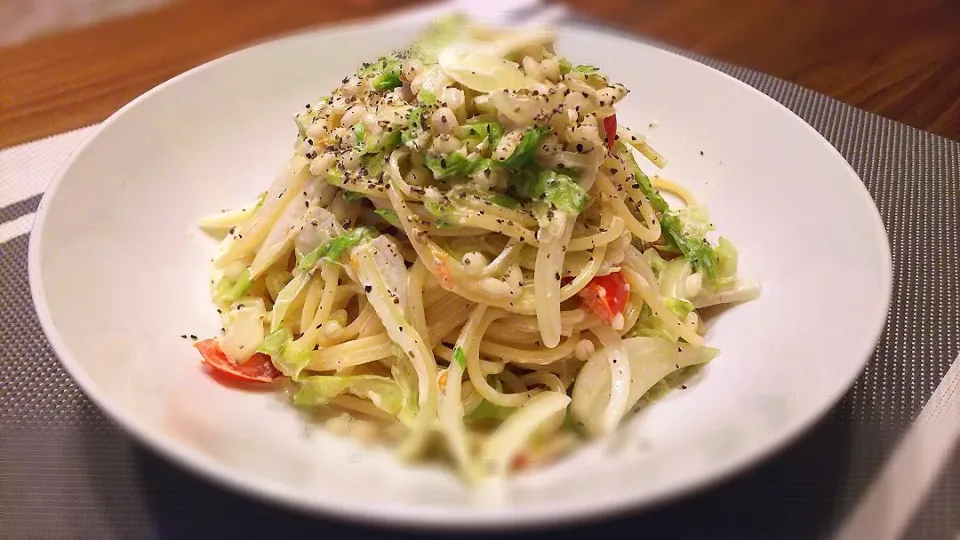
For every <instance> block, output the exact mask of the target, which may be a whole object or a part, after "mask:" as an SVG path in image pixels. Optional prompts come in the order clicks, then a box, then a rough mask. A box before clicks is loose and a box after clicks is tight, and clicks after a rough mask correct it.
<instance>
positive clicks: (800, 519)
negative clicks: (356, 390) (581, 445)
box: [135, 406, 852, 539]
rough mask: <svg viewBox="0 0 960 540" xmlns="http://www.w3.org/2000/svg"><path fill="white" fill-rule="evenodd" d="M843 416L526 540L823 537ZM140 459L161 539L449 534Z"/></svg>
mask: <svg viewBox="0 0 960 540" xmlns="http://www.w3.org/2000/svg"><path fill="white" fill-rule="evenodd" d="M840 408H842V406H841V407H839V408H838V409H840ZM844 416H846V415H841V414H839V411H838V410H837V409H835V410H834V411H832V412H831V413H830V414H829V415H828V416H827V417H826V418H825V419H824V420H822V421H821V422H820V423H818V424H817V425H816V426H815V427H814V428H813V429H812V430H811V431H809V432H807V433H806V434H805V435H804V436H803V437H802V438H801V439H800V440H799V441H797V442H796V443H795V444H793V445H791V446H790V447H789V448H787V449H786V450H785V451H783V452H782V453H780V454H778V455H776V456H775V457H774V458H772V459H771V460H769V461H767V462H765V463H763V464H761V465H760V466H759V467H757V468H754V469H751V470H750V471H748V472H746V473H745V474H743V475H740V476H738V477H735V478H733V479H731V480H729V481H727V482H723V483H721V484H719V485H717V486H715V487H713V488H710V489H708V490H707V491H704V492H702V493H699V494H697V495H694V496H691V497H688V498H684V499H681V500H678V501H676V502H674V503H672V504H669V505H665V506H662V507H659V508H656V509H653V510H650V511H646V512H641V513H636V514H631V515H622V516H618V517H615V518H612V519H608V520H605V521H599V522H597V523H591V524H583V525H577V526H575V527H568V528H566V529H563V530H553V531H545V530H538V531H536V532H531V533H529V534H526V535H524V536H525V537H543V538H548V536H547V535H549V538H555V537H556V535H557V534H558V533H560V534H561V535H562V536H570V537H575V536H576V537H580V536H587V535H589V536H593V535H604V536H614V537H624V536H630V537H644V538H658V539H660V538H711V539H714V538H817V537H823V536H825V535H827V534H828V533H829V532H831V531H830V529H831V528H832V527H833V526H834V525H835V522H836V520H837V518H838V512H839V511H838V505H837V504H836V499H837V496H838V494H839V493H841V492H842V490H843V485H844V482H845V478H846V476H847V472H848V470H849V465H850V461H849V460H850V455H849V449H850V446H851V433H852V432H851V426H850V424H849V422H848V421H845V420H843V419H841V417H844ZM135 456H136V462H137V465H138V468H139V470H140V473H141V479H142V486H143V490H144V493H145V495H146V498H147V500H148V502H149V505H150V508H151V511H152V514H153V515H154V516H155V517H156V524H155V526H156V527H158V528H159V530H158V531H156V532H158V533H159V535H160V536H161V537H162V538H197V537H229V538H257V539H262V538H264V537H270V538H300V537H307V536H322V537H324V538H330V537H350V538H378V537H383V536H390V537H410V538H412V537H414V536H416V537H421V538H422V537H424V536H442V533H436V532H434V533H431V534H427V533H423V532H418V531H411V530H402V531H401V530H391V529H386V528H380V527H372V526H366V525H363V526H361V525H356V524H353V523H347V522H343V521H339V520H335V519H329V518H327V519H318V518H311V517H309V516H305V515H302V514H295V513H291V512H288V511H285V510H282V509H278V508H276V507H273V506H268V505H265V504H261V503H258V502H256V501H253V500H251V499H248V498H246V497H244V496H240V495H237V494H234V493H232V492H227V491H225V490H223V489H221V488H219V487H217V486H214V485H213V484H211V483H208V482H206V481H204V480H202V479H199V478H197V477H196V476H193V475H192V474H189V473H187V472H184V471H183V470H182V469H180V468H178V467H176V466H174V465H172V464H170V463H168V462H167V461H165V460H164V459H162V458H160V457H158V456H157V455H156V454H154V453H152V452H150V451H147V450H145V449H143V448H138V450H137V452H136V454H135ZM638 481H642V479H638ZM487 536H489V535H485V534H476V535H470V536H464V537H465V538H466V537H476V538H483V537H487ZM508 536H514V535H508Z"/></svg>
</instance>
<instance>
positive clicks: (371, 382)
mask: <svg viewBox="0 0 960 540" xmlns="http://www.w3.org/2000/svg"><path fill="white" fill-rule="evenodd" d="M345 393H350V394H353V395H355V396H357V397H360V398H363V399H369V400H370V401H371V402H373V404H374V405H376V406H377V407H378V408H380V409H382V410H383V411H386V412H388V413H390V414H393V415H396V414H398V413H399V412H400V410H401V409H402V408H403V404H404V399H403V392H402V390H401V389H400V386H399V385H398V384H397V382H396V381H395V380H393V379H391V378H389V377H380V376H376V375H348V376H343V377H340V376H336V375H315V376H312V377H305V378H304V379H303V380H302V381H300V390H299V391H298V392H297V393H296V395H294V396H293V402H294V404H296V405H300V406H303V407H316V406H318V405H326V404H328V403H330V400H332V399H333V398H335V397H337V396H339V395H341V394H345Z"/></svg>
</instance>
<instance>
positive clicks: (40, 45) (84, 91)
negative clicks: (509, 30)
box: [0, 0, 960, 148]
mask: <svg viewBox="0 0 960 540" xmlns="http://www.w3.org/2000/svg"><path fill="white" fill-rule="evenodd" d="M44 1H45V0H35V1H34V3H36V2H40V3H43V2H44ZM49 1H50V2H53V3H56V2H69V1H70V0H49ZM136 1H139V2H146V1H149V2H150V6H149V9H147V10H146V11H140V12H135V13H132V14H129V15H126V16H122V17H119V18H113V19H110V20H106V21H104V22H99V23H94V24H90V25H85V26H84V25H81V26H74V27H71V28H68V29H60V30H53V31H50V32H47V33H45V34H42V35H40V36H33V37H32V38H29V39H27V40H25V41H21V42H17V43H10V44H7V45H0V66H2V68H0V70H2V76H0V126H3V129H2V130H0V148H4V147H7V146H12V145H15V144H18V143H22V142H26V141H29V140H33V139H36V138H39V137H43V136H46V135H51V134H54V133H59V132H62V131H65V130H69V129H74V128H78V127H82V126H86V125H89V124H93V123H96V122H99V121H101V120H103V119H105V118H106V117H107V116H109V115H110V114H111V113H113V112H114V111H116V110H117V109H118V108H120V107H121V106H123V105H124V104H125V103H127V102H128V101H130V100H131V99H133V98H134V97H136V96H138V95H140V94H141V93H143V92H145V91H146V90H148V89H150V88H152V87H153V86H156V85H157V84H159V83H161V82H163V81H165V80H167V79H169V78H171V77H173V76H175V75H177V74H179V73H182V72H184V71H186V70H188V69H190V68H192V67H195V66H197V65H199V64H201V63H203V62H206V61H208V60H211V59H213V58H216V57H218V56H221V55H223V54H225V53H227V52H230V51H232V50H235V49H238V48H241V47H243V46H245V45H248V44H250V43H253V42H257V41H262V40H264V39H268V38H270V37H273V36H277V35H280V34H284V33H289V32H292V31H296V30H301V29H305V28H308V27H312V26H316V25H322V24H333V23H338V22H343V21H347V20H355V19H358V18H363V17H369V16H374V15H380V14H385V13H389V12H390V11H394V10H398V9H403V8H405V7H410V6H414V5H422V4H424V2H419V1H417V0H272V1H270V2H259V1H252V0H172V1H169V0H167V1H164V0H136ZM552 1H556V0H552ZM6 2H11V3H12V4H9V3H8V4H7V5H14V6H15V5H16V4H17V3H23V2H26V3H30V0H6ZM87 3H91V4H92V2H87ZM563 3H565V4H566V5H568V6H569V7H571V8H573V10H574V11H575V12H576V13H577V14H579V15H582V16H584V17H589V18H592V19H595V20H596V21H597V22H599V23H602V24H608V25H610V26H613V27H616V28H618V29H621V30H626V31H629V32H633V33H636V34H642V35H645V36H648V37H650V38H653V39H656V40H659V41H662V42H664V43H667V44H670V45H674V46H678V47H682V48H685V49H688V50H690V51H693V52H697V53H700V54H704V55H707V56H710V57H713V58H717V59H719V60H725V61H727V62H730V63H733V64H737V65H741V66H744V67H747V68H751V69H755V70H758V71H762V72H766V73H769V74H771V75H774V76H777V77H781V78H783V79H786V80H789V81H791V82H795V83H798V84H800V85H802V86H806V87H809V88H811V89H813V90H816V91H818V92H821V93H824V94H826V95H828V96H831V97H834V98H836V99H839V100H841V101H844V102H846V103H849V104H851V105H854V106H857V107H860V108H862V109H865V110H868V111H870V112H874V113H878V114H880V115H883V116H886V117H889V118H892V119H894V120H898V121H901V122H904V123H906V124H909V125H911V126H914V127H918V128H921V129H924V130H928V131H932V132H934V133H937V134H939V135H944V136H946V137H949V138H952V139H954V140H960V2H955V1H953V0H913V1H911V2H903V1H898V2H895V1H891V0H875V1H874V0H846V1H834V0H804V1H803V2H797V1H794V0H724V1H720V0H637V1H629V0H564V1H563ZM48 5H52V4H48ZM7 11H9V12H10V13H4V12H3V11H2V10H0V31H4V28H9V27H11V26H15V25H16V24H17V22H18V21H17V17H22V18H25V17H27V15H26V14H25V11H24V10H21V12H19V13H18V12H17V11H16V10H10V9H8V10H7ZM6 31H7V32H8V33H9V32H10V30H6Z"/></svg>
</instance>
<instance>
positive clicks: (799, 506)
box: [0, 54, 960, 539]
mask: <svg viewBox="0 0 960 540" xmlns="http://www.w3.org/2000/svg"><path fill="white" fill-rule="evenodd" d="M687 56H691V57H692V58H694V59H696V60H699V61H701V62H703V63H705V64H707V65H710V66H713V67H715V68H717V69H719V70H721V71H724V72H726V73H728V74H730V75H732V76H734V77H736V78H738V79H740V80H742V81H744V82H745V83H747V84H749V85H751V86H754V87H755V88H757V89H759V90H760V91H762V92H764V93H766V94H768V95H770V96H772V97H773V98H774V99H776V100H777V101H779V102H780V103H782V104H784V105H785V106H786V107H788V108H789V109H791V110H793V111H794V112H795V113H797V114H798V115H799V116H800V117H802V118H803V119H804V120H806V121H807V122H809V123H810V124H811V125H812V126H813V127H814V128H816V129H817V131H819V132H820V133H821V134H822V135H823V136H824V137H826V138H827V139H828V140H829V141H830V142H831V143H832V144H833V145H834V146H836V147H837V149H839V151H840V152H841V153H842V154H843V155H844V156H845V157H846V159H847V160H848V161H849V162H850V164H851V165H852V166H853V168H854V169H856V171H857V172H858V173H859V174H860V176H861V178H862V179H863V181H864V183H865V184H866V186H867V188H868V189H869V190H870V193H871V194H872V196H873V198H874V201H875V202H876V204H877V207H878V208H879V211H880V215H881V216H882V217H883V221H884V224H885V226H886V230H887V233H888V235H889V238H890V243H891V246H892V249H893V261H894V297H893V303H892V305H891V309H890V313H889V319H888V324H887V329H886V331H885V333H884V335H883V338H882V339H881V341H880V343H879V344H878V347H877V351H876V353H875V354H874V356H873V358H872V359H871V360H870V362H869V364H868V365H867V367H866V370H865V371H864V373H863V374H862V375H861V377H860V378H859V379H858V380H857V382H856V383H855V385H854V386H853V388H852V389H851V390H850V391H849V393H848V394H847V395H846V397H845V398H844V399H843V401H842V402H841V403H840V404H839V405H838V406H837V407H836V408H834V409H833V410H832V411H831V412H830V413H829V414H828V415H827V416H826V418H825V419H824V420H823V421H821V422H820V423H819V424H818V425H817V426H816V427H815V428H814V429H812V430H811V431H810V432H808V433H807V434H805V435H804V436H803V437H802V438H801V440H799V441H798V442H797V443H795V444H793V445H791V446H790V447H789V448H788V449H787V450H786V451H784V452H782V453H781V454H779V455H777V456H776V457H775V458H773V459H771V460H769V461H767V462H766V463H764V464H762V465H760V466H759V467H757V468H755V469H753V470H751V471H749V472H748V473H746V474H744V475H741V476H739V477H737V478H735V479H733V480H731V481H728V482H726V483H724V484H722V485H719V486H717V487H715V488H713V489H710V490H708V491H706V492H704V493H700V494H697V495H694V496H692V497H689V498H686V499H683V500H681V501H678V502H677V503H675V504H672V505H669V506H664V507H661V508H659V509H655V510H652V511H648V512H645V513H642V514H638V515H633V516H620V517H618V518H615V519H612V520H608V521H604V522H602V523H597V524H592V525H583V526H580V527H577V528H575V529H570V530H568V531H565V533H566V534H571V535H586V534H589V535H594V534H597V535H613V536H615V537H619V536H631V537H633V536H641V535H642V536H646V537H650V538H816V537H823V536H827V535H830V534H831V533H832V532H833V531H834V530H835V529H836V527H837V526H838V525H839V524H840V523H841V522H842V521H843V520H844V519H845V517H846V516H847V515H848V514H849V513H850V511H851V509H852V508H853V507H854V506H855V505H856V503H857V501H858V500H859V499H860V497H861V496H862V495H863V493H864V491H865V490H866V488H867V487H868V485H869V484H870V483H871V482H872V481H873V480H874V479H875V478H876V477H877V473H878V471H879V470H880V468H881V466H882V464H883V462H884V460H885V459H886V458H887V457H888V456H889V455H890V453H891V451H892V449H893V448H894V445H895V444H896V442H897V440H898V439H899V438H900V436H901V435H902V434H903V433H904V432H905V431H906V429H907V428H908V427H909V426H910V424H911V423H912V422H913V420H914V419H915V418H916V417H917V415H918V413H919V412H920V410H921V408H922V407H923V406H924V404H925V403H926V402H927V400H928V399H929V398H930V396H931V394H932V392H933V390H934V389H935V388H936V387H937V385H938V383H939V382H940V380H941V378H942V377H943V376H944V374H945V373H946V372H947V370H948V368H949V366H950V365H951V363H952V361H953V360H954V358H956V357H957V354H958V344H960V335H958V324H957V323H958V320H960V313H958V308H960V273H958V263H960V257H958V254H957V249H958V242H960V236H958V225H957V223H958V221H957V212H958V206H960V205H958V200H957V188H958V186H960V144H958V143H956V142H953V141H950V140H947V139H944V138H942V137H938V136H935V135H932V134H929V133H926V132H922V131H919V130H917V129H914V128H911V127H908V126H905V125H902V124H899V123H896V122H893V121H890V120H886V119H884V118H881V117H878V116H876V115H873V114H870V113H867V112H864V111H861V110H858V109H856V108H853V107H850V106H848V105H845V104H842V103H840V102H837V101H835V100H832V99H830V98H827V97H825V96H822V95H819V94H817V93H815V92H813V91H810V90H807V89H804V88H801V87H798V86H796V85H793V84H790V83H787V82H784V81H782V80H779V79H776V78H773V77H770V76H767V75H764V74H761V73H757V72H754V71H750V70H747V69H743V68H739V67H735V66H731V65H729V64H725V63H722V62H718V61H714V60H710V59H707V58H702V57H698V56H695V55H689V54H687ZM74 145H75V143H74ZM71 148H72V146H71ZM21 150H22V149H21ZM38 159H40V160H42V161H43V163H40V162H39V161H38V162H37V163H35V164H34V165H37V166H46V165H49V164H48V163H46V162H47V161H49V160H47V159H45V158H43V157H40V158H38ZM44 164H46V165H44ZM0 172H2V170H0ZM9 173H10V171H9V170H7V171H6V174H9ZM0 186H5V187H9V185H8V184H7V179H0ZM2 193H3V192H2V191H0V194H2ZM21 195H22V196H21V197H20V198H18V199H15V200H16V201H19V200H21V199H26V202H13V200H11V201H8V200H6V199H0V205H3V204H7V205H8V206H4V207H2V208H0V222H8V221H9V220H11V219H14V220H16V219H18V218H19V219H20V224H19V225H18V227H20V228H21V229H23V231H25V230H26V229H27V228H28V226H29V222H28V221H25V220H29V212H32V211H33V210H34V209H35V206H36V204H37V203H38V197H33V198H30V197H29V195H30V194H29V193H22V194H21ZM24 215H26V217H21V216H24ZM820 217H821V218H822V219H830V218H831V217H830V216H820ZM24 223H26V225H24ZM21 232H22V231H21ZM2 238H3V236H0V239H2ZM825 242H826V243H827V244H829V239H825ZM27 244H28V241H27V236H26V235H24V234H20V235H19V236H15V237H13V238H12V239H11V240H9V241H7V242H5V243H3V244H0V302H2V304H0V305H2V310H0V538H58V537H71V538H196V537H230V538H260V537H263V536H264V535H266V536H269V537H291V536H293V537H301V536H307V535H324V536H326V537H329V536H333V537H337V536H351V537H358V536H365V537H366V536H369V537H374V536H381V535H383V533H384V531H383V530H379V529H371V528H367V527H362V526H358V525H355V524H347V523H342V522H339V521H333V520H323V519H316V518H310V517H305V516H301V515H295V514H291V513H288V512H286V511H284V510H280V509H276V508H273V507H269V506H266V505H263V504H260V503H258V502H254V501H251V500H248V499H246V498H244V497H241V496H238V495H235V494H232V493H228V492H226V491H223V490H221V489H220V488H218V487H216V486H213V485H212V484H209V483H207V482H206V481H203V480H200V479H198V478H197V477H195V476H193V475H192V474H189V473H187V472H184V471H182V470H181V469H179V468H178V467H176V466H175V465H172V464H170V463H168V462H166V461H164V460H163V459H162V458H160V457H157V456H156V455H155V454H153V453H152V452H151V451H149V450H146V449H143V448H142V447H140V446H139V445H138V444H136V443H134V442H133V441H132V440H131V439H130V438H129V437H128V436H126V435H125V434H124V433H122V432H121V431H120V430H119V429H118V428H117V427H116V426H115V425H114V424H113V423H112V422H110V421H109V420H107V419H106V418H105V417H104V416H103V414H102V413H100V412H99V410H98V409H97V408H96V407H95V406H93V405H92V404H91V403H90V402H89V401H88V400H87V399H86V398H85V397H84V396H83V395H82V394H81V392H80V391H79V390H78V389H77V388H76V387H75V386H74V385H73V383H72V382H71V381H70V379H69V377H68V376H67V375H66V373H65V372H64V371H63V370H62V369H61V368H60V366H59V363H58V362H57V360H56V358H55V357H54V355H53V353H52V352H51V350H50V348H49V347H48V345H47V344H46V341H45V339H44V337H43V334H42V332H41V329H40V327H39V324H38V322H37V320H36V318H35V316H34V314H33V306H32V304H31V300H30V293H29V288H28V287H29V285H28V282H27V263H26V254H27ZM829 249H843V246H830V247H829ZM81 263H82V262H81ZM851 316H856V306H851ZM954 457H955V459H954V464H953V465H952V467H953V468H952V471H951V475H948V476H944V477H942V479H941V480H940V481H939V483H938V484H937V486H936V487H935V489H934V490H933V492H932V493H931V494H930V496H929V497H928V498H927V500H926V501H925V503H924V505H923V507H922V509H921V511H920V512H919V513H918V514H917V516H918V517H917V518H915V519H914V521H913V524H912V525H911V527H910V530H909V532H908V535H907V536H908V537H909V538H923V539H938V538H944V539H947V538H950V539H952V538H954V535H956V534H957V532H958V531H960V511H958V510H957V509H958V508H960V481H958V480H957V479H958V478H960V459H957V458H960V456H954ZM638 481H642V479H638ZM390 534H391V535H393V534H401V533H400V532H398V531H390ZM402 534H403V535H406V534H409V531H406V532H403V533H402ZM547 534H550V536H551V537H553V536H555V535H556V534H557V533H556V532H552V533H537V534H535V535H533V536H543V537H545V538H546V536H547Z"/></svg>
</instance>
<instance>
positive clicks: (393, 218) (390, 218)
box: [374, 208, 400, 225]
mask: <svg viewBox="0 0 960 540" xmlns="http://www.w3.org/2000/svg"><path fill="white" fill-rule="evenodd" d="M374 213H375V214H377V215H378V216H380V217H382V218H383V219H384V220H386V221H387V223H390V224H391V225H399V224H400V217H399V216H398V215H397V213H396V212H395V211H393V210H389V209H386V208H381V209H379V210H374Z"/></svg>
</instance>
